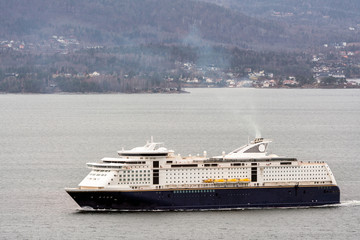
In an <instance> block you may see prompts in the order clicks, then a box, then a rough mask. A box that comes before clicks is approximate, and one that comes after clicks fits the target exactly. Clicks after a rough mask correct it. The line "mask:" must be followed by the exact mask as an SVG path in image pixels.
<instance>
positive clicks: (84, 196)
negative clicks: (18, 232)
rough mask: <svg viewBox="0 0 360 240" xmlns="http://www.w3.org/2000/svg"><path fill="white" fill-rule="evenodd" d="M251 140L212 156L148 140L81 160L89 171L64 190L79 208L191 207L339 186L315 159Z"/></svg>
mask: <svg viewBox="0 0 360 240" xmlns="http://www.w3.org/2000/svg"><path fill="white" fill-rule="evenodd" d="M270 143H271V140H267V139H263V138H256V139H255V140H253V141H251V142H249V143H248V144H246V145H244V146H242V147H240V148H238V149H236V150H234V151H232V152H230V153H228V154H225V152H223V153H222V155H220V156H215V157H207V154H206V152H204V154H203V156H199V155H197V156H191V155H190V156H187V157H182V156H180V155H177V154H175V153H174V151H172V150H168V149H166V148H165V147H164V146H163V143H157V142H154V141H153V140H152V139H151V141H148V142H147V143H146V145H145V146H143V147H136V148H133V149H131V150H122V151H119V152H118V155H119V156H118V157H116V158H103V159H101V161H100V162H97V163H87V166H88V167H89V168H90V169H91V172H90V173H89V174H88V175H87V176H86V177H85V179H84V180H83V181H82V182H80V184H79V186H78V187H76V188H66V189H65V190H66V192H67V193H68V194H69V195H70V196H71V197H72V198H73V199H74V200H75V201H76V203H77V204H78V205H79V206H80V207H81V208H83V209H94V210H126V211H129V210H130V211H137V210H144V211H145V210H196V209H242V208H267V207H300V206H319V205H329V204H337V203H339V202H340V189H339V187H338V186H337V184H336V180H335V177H334V175H333V173H332V172H331V170H330V168H329V166H328V165H327V164H326V163H325V162H320V161H312V162H310V161H299V160H297V159H296V158H288V157H280V156H277V155H275V154H268V153H267V149H268V146H269V144H270Z"/></svg>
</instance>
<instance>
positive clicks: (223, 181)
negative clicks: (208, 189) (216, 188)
mask: <svg viewBox="0 0 360 240" xmlns="http://www.w3.org/2000/svg"><path fill="white" fill-rule="evenodd" d="M225 182H226V180H225V179H215V180H214V183H225Z"/></svg>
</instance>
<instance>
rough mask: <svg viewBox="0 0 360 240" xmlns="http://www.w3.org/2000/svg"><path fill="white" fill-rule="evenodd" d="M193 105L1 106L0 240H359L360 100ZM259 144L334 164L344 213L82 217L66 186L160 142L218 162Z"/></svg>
mask: <svg viewBox="0 0 360 240" xmlns="http://www.w3.org/2000/svg"><path fill="white" fill-rule="evenodd" d="M190 92H191V93H190V94H137V95H129V94H109V95H65V94H64V95H62V94H59V95H7V94H6V95H0V111H1V112H0V113H1V114H0V124H1V125H0V161H1V167H0V193H1V195H0V201H1V202H0V239H104V238H114V239H115V238H116V239H145V238H148V239H264V238H267V239H290V238H291V239H357V237H358V236H359V234H360V157H359V156H360V155H359V152H360V150H359V149H360V148H359V146H360V128H359V124H360V92H359V90H347V89H344V90H338V89H336V90H319V89H309V90H299V89H277V90H265V89H191V90H190ZM260 135H261V136H262V137H266V138H271V139H273V140H274V142H273V144H272V145H270V151H271V152H272V153H276V154H278V155H284V156H289V157H297V158H298V159H300V160H303V161H307V160H317V161H326V162H327V163H328V164H329V166H330V167H331V169H332V171H333V173H334V175H335V177H336V179H337V182H338V185H339V186H340V189H341V201H342V204H340V205H339V206H337V207H321V208H300V209H260V210H237V211H196V212H81V211H78V206H77V205H76V204H75V202H74V201H73V200H72V199H71V198H70V197H69V196H68V195H67V194H66V192H65V191H64V187H75V186H77V184H78V183H79V182H80V181H81V180H82V179H83V178H84V177H85V176H86V175H87V173H88V172H89V169H87V168H86V165H85V164H86V163H87V162H93V161H98V160H99V159H101V158H102V157H105V156H107V157H115V156H116V151H117V150H120V149H121V148H122V147H124V148H125V149H127V148H132V147H135V146H140V145H144V144H145V141H146V140H148V139H150V136H154V140H155V141H164V142H165V146H166V147H168V148H170V149H173V150H175V152H176V153H181V154H183V155H187V154H197V153H199V154H202V153H203V151H204V150H206V151H207V152H208V155H220V154H221V152H222V151H226V152H229V151H231V150H233V149H235V148H237V147H239V146H240V145H243V144H245V143H246V142H247V141H248V137H250V139H251V138H254V137H255V136H260Z"/></svg>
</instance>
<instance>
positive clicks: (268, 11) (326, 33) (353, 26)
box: [199, 0, 360, 44]
mask: <svg viewBox="0 0 360 240" xmlns="http://www.w3.org/2000/svg"><path fill="white" fill-rule="evenodd" d="M199 1H202V2H208V3H213V4H217V5H219V6H221V7H224V8H228V9H231V10H232V11H238V12H242V13H246V14H247V15H249V16H251V17H255V18H258V19H263V21H264V19H266V20H269V21H273V22H274V21H275V22H277V23H279V24H282V25H283V26H284V28H285V29H287V30H288V32H292V33H293V34H295V35H296V36H297V37H298V39H301V40H302V41H304V42H307V44H309V40H310V42H311V41H314V42H315V43H317V44H321V43H328V42H339V41H346V42H357V41H358V39H359V33H360V32H359V28H360V1H359V0H341V1H339V0H241V1H239V0H199Z"/></svg>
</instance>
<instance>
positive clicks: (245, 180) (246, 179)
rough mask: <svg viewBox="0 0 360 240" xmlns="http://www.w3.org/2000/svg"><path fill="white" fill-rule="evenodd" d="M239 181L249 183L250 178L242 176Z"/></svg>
mask: <svg viewBox="0 0 360 240" xmlns="http://www.w3.org/2000/svg"><path fill="white" fill-rule="evenodd" d="M239 182H241V183H249V182H250V179H248V178H240V179H239Z"/></svg>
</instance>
